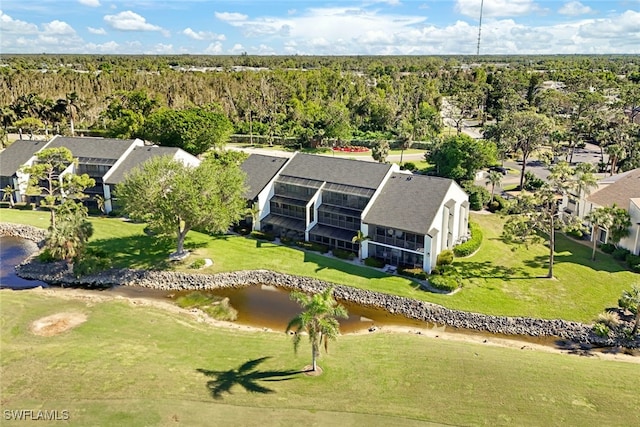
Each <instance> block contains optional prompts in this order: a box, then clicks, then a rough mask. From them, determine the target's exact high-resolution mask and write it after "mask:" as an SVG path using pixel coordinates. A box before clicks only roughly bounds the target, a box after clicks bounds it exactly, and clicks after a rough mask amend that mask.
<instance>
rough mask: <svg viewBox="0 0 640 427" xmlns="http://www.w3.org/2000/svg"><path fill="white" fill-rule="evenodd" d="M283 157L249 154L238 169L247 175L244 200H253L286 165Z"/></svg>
mask: <svg viewBox="0 0 640 427" xmlns="http://www.w3.org/2000/svg"><path fill="white" fill-rule="evenodd" d="M287 160H289V159H287V158H285V157H274V156H265V155H263V154H251V155H250V156H249V157H248V158H247V159H246V160H245V161H244V162H242V164H241V165H240V168H241V169H242V170H243V171H244V173H246V174H247V183H246V184H247V192H246V193H245V198H246V199H247V200H253V199H255V198H256V197H257V196H258V193H260V192H261V191H262V190H263V189H264V187H266V186H267V184H268V183H269V182H270V181H271V179H272V178H273V177H274V176H275V174H276V173H278V171H279V170H280V169H281V168H282V166H284V165H285V163H287Z"/></svg>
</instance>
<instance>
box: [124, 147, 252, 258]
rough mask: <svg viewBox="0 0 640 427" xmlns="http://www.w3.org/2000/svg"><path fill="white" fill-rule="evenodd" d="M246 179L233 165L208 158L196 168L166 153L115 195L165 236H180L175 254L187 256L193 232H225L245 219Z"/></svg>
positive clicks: (128, 211) (143, 167)
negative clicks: (188, 238) (188, 237)
mask: <svg viewBox="0 0 640 427" xmlns="http://www.w3.org/2000/svg"><path fill="white" fill-rule="evenodd" d="M244 181H245V175H244V173H243V172H242V170H241V169H240V167H239V166H238V165H236V164H234V163H226V164H223V163H221V162H219V161H217V160H216V159H215V158H214V157H208V158H207V159H205V160H204V161H203V162H202V163H200V165H199V166H197V167H192V166H187V165H185V164H183V163H181V162H179V161H177V160H173V159H172V158H171V157H169V156H163V157H156V158H153V159H150V160H148V161H147V162H145V163H143V164H142V165H141V166H139V167H137V168H135V169H134V170H133V171H132V172H131V173H130V174H129V175H128V176H127V177H126V178H125V180H124V181H123V182H122V183H120V184H118V186H117V187H116V191H115V194H116V197H117V199H118V203H119V204H120V206H122V210H123V212H125V213H126V214H127V215H129V217H131V218H132V219H135V220H138V221H144V222H147V223H148V224H149V227H150V228H151V229H152V230H153V231H155V232H156V233H158V234H160V235H175V236H176V238H177V250H176V253H175V255H176V256H178V257H183V256H185V255H186V252H185V250H184V240H185V237H186V235H187V233H188V232H189V231H190V230H192V229H194V228H197V229H200V230H203V231H207V232H210V233H222V232H225V231H226V230H227V229H228V228H229V226H231V225H232V224H233V223H236V222H237V221H239V220H240V219H242V218H243V216H244V215H245V212H246V207H245V200H244V198H243V194H244V192H245V184H244Z"/></svg>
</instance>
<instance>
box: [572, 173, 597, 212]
mask: <svg viewBox="0 0 640 427" xmlns="http://www.w3.org/2000/svg"><path fill="white" fill-rule="evenodd" d="M595 171H596V168H595V166H593V165H592V164H591V163H580V164H578V165H577V166H576V168H575V169H574V171H573V181H574V182H573V186H574V191H575V192H576V195H577V196H578V200H580V199H582V196H583V195H584V196H588V195H589V194H591V190H593V189H594V188H598V180H597V178H596V176H595ZM578 209H579V207H578V206H577V205H576V211H578Z"/></svg>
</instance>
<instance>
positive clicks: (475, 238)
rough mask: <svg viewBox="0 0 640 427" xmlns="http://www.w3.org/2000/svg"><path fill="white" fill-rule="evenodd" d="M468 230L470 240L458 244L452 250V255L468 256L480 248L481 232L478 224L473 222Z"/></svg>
mask: <svg viewBox="0 0 640 427" xmlns="http://www.w3.org/2000/svg"><path fill="white" fill-rule="evenodd" d="M469 230H470V231H471V238H470V239H469V240H467V241H466V242H464V243H461V244H459V245H458V246H456V247H455V248H453V253H454V254H455V256H457V257H465V256H469V255H471V254H472V253H474V252H475V251H477V250H478V248H480V245H481V244H482V237H483V236H482V230H481V229H480V226H479V225H478V224H475V223H473V222H470V223H469Z"/></svg>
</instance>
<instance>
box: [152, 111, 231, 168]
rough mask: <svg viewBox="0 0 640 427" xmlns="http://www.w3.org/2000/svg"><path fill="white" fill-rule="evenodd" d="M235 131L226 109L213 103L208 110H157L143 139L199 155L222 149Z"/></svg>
mask: <svg viewBox="0 0 640 427" xmlns="http://www.w3.org/2000/svg"><path fill="white" fill-rule="evenodd" d="M232 131H233V126H232V124H231V122H230V121H229V119H228V118H227V116H226V115H225V114H224V113H223V112H222V110H221V109H220V108H219V107H218V106H216V105H213V104H209V105H208V106H206V107H204V108H187V109H185V110H179V111H176V110H170V109H168V108H163V109H160V110H158V111H155V112H153V113H152V114H151V115H150V116H149V117H148V118H147V119H146V120H145V123H144V125H143V128H142V136H143V137H144V138H145V139H147V140H150V141H153V142H156V143H158V144H159V145H164V146H167V147H179V148H182V149H183V150H185V151H186V152H188V153H191V154H193V155H194V156H197V155H199V154H202V153H205V152H206V151H208V150H210V149H212V148H217V149H219V148H222V147H223V146H224V144H225V143H226V142H227V140H228V139H229V136H230V135H231V133H232Z"/></svg>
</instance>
